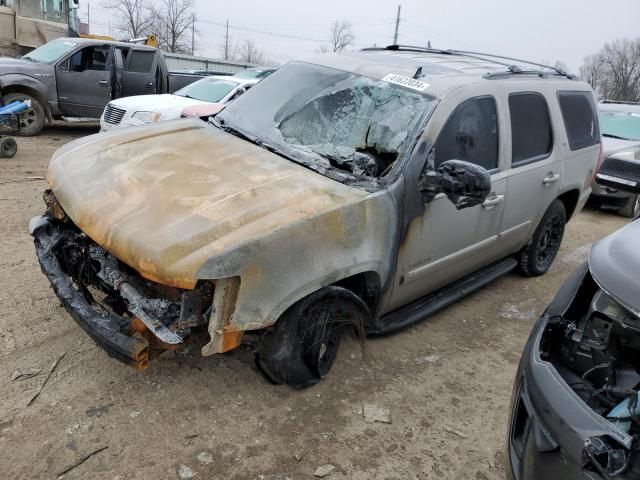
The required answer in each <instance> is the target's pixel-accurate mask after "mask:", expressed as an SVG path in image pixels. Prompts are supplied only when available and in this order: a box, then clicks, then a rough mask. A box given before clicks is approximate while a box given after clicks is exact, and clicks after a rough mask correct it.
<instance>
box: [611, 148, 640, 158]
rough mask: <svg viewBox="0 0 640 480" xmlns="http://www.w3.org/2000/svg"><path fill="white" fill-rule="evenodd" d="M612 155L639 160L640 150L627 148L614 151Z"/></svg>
mask: <svg viewBox="0 0 640 480" xmlns="http://www.w3.org/2000/svg"><path fill="white" fill-rule="evenodd" d="M611 156H615V157H616V158H623V159H625V160H637V159H639V158H640V151H638V150H626V151H624V152H616V153H613V154H612V155H611Z"/></svg>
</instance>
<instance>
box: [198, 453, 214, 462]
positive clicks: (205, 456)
mask: <svg viewBox="0 0 640 480" xmlns="http://www.w3.org/2000/svg"><path fill="white" fill-rule="evenodd" d="M196 458H197V459H198V462H200V464H201V465H209V464H210V463H213V455H211V454H210V453H209V452H207V451H202V452H200V453H198V455H196Z"/></svg>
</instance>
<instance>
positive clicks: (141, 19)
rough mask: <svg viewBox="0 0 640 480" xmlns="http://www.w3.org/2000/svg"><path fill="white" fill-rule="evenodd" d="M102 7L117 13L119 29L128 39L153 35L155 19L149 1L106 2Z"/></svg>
mask: <svg viewBox="0 0 640 480" xmlns="http://www.w3.org/2000/svg"><path fill="white" fill-rule="evenodd" d="M102 6H103V7H104V8H108V9H110V10H113V11H114V12H115V13H116V22H117V23H116V25H117V28H118V30H119V31H120V32H122V34H123V35H125V36H127V37H128V38H137V37H140V36H142V35H147V34H149V33H151V31H152V26H153V23H154V18H153V12H152V10H151V7H150V4H149V1H148V0H104V1H103V2H102Z"/></svg>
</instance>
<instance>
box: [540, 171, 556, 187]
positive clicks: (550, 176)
mask: <svg viewBox="0 0 640 480" xmlns="http://www.w3.org/2000/svg"><path fill="white" fill-rule="evenodd" d="M559 178H560V174H559V173H554V172H549V173H547V176H546V177H544V178H543V179H542V183H543V184H544V185H551V184H552V183H556V182H557V181H558V179H559Z"/></svg>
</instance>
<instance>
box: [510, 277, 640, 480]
mask: <svg viewBox="0 0 640 480" xmlns="http://www.w3.org/2000/svg"><path fill="white" fill-rule="evenodd" d="M639 372H640V316H639V315H638V312H637V311H634V310H633V309H632V308H629V307H628V306H624V305H622V304H621V302H620V301H619V300H618V299H617V298H616V297H615V296H613V295H612V294H611V293H610V292H608V291H606V290H605V289H604V288H603V287H601V286H600V284H599V283H598V282H597V281H596V278H595V277H594V276H593V274H592V272H590V271H589V268H588V266H587V265H586V264H585V265H584V266H583V267H581V269H580V270H579V271H578V272H576V273H575V274H574V275H573V276H572V277H571V278H570V279H569V280H568V281H567V282H566V284H565V285H564V286H563V287H562V289H561V290H560V291H559V293H558V295H557V296H556V298H555V300H554V301H553V303H552V304H551V305H550V306H549V308H548V309H547V311H546V312H545V315H543V317H542V318H541V319H540V320H539V321H538V324H537V325H536V327H535V328H534V331H533V333H532V336H531V338H530V341H529V343H528V344H527V347H526V348H525V352H524V354H523V358H522V362H521V365H520V369H519V373H518V379H517V383H516V388H515V390H514V399H513V404H512V418H511V426H510V432H509V460H510V464H511V472H510V473H512V474H513V478H515V479H516V480H524V479H536V478H543V477H544V478H550V479H554V478H563V479H564V478H568V479H571V478H576V479H583V478H589V479H592V480H597V479H604V480H607V479H614V478H615V479H638V478H640V456H638V447H639V446H640V443H639V440H640V402H639V400H640V397H639V394H640V393H639V392H640V373H639Z"/></svg>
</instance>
